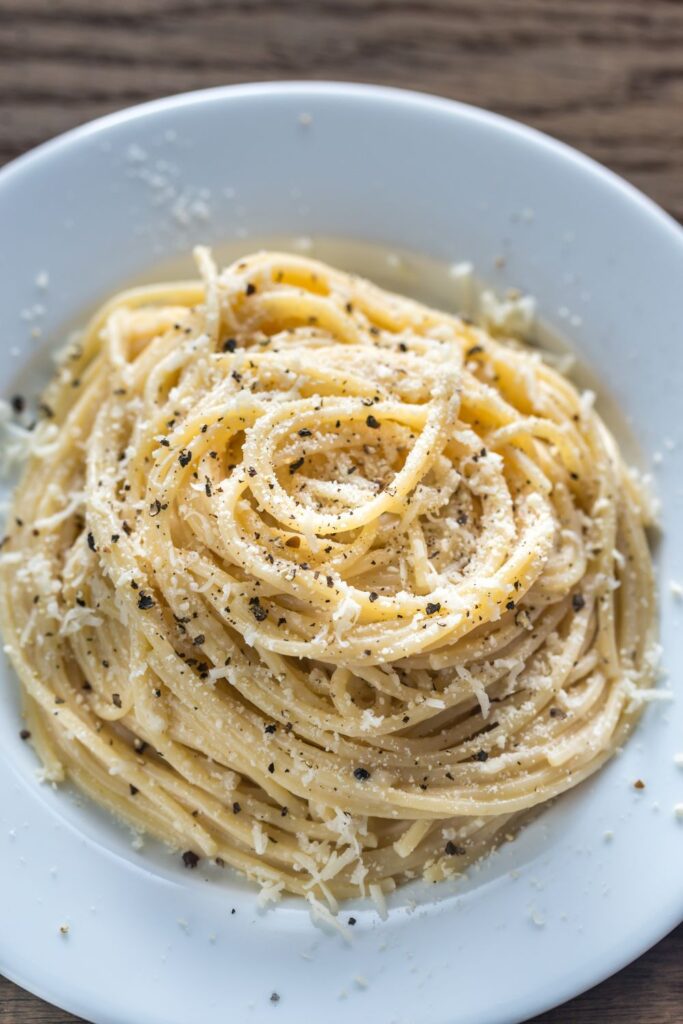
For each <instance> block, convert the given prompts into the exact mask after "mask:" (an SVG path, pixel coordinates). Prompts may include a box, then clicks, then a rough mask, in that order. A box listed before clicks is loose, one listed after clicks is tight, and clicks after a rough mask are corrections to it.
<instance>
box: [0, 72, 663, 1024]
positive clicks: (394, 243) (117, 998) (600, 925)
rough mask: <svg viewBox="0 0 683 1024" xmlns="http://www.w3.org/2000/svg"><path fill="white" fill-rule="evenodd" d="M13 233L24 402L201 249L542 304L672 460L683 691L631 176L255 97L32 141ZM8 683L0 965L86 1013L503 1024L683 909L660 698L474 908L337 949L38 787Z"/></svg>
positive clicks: (644, 941) (649, 258) (508, 143)
mask: <svg viewBox="0 0 683 1024" xmlns="http://www.w3.org/2000/svg"><path fill="white" fill-rule="evenodd" d="M0 223H2V226H3V242H4V244H3V252H2V268H1V272H0V308H2V310H3V339H2V346H3V350H2V356H3V359H2V386H3V388H4V390H5V392H6V393H8V394H11V393H13V392H15V391H18V390H27V389H28V390H29V391H30V390H31V389H33V390H35V387H36V384H35V381H36V380H37V377H38V375H39V374H40V372H41V367H42V366H43V365H44V357H42V362H41V356H40V352H41V351H44V349H45V348H46V347H49V345H48V342H49V344H50V345H52V344H54V343H55V342H56V340H57V338H58V337H59V334H60V333H61V332H62V331H63V330H64V328H65V326H66V325H69V324H74V323H77V322H78V321H79V320H81V319H82V318H83V314H84V311H85V310H87V309H88V308H90V307H91V306H92V305H93V303H95V302H96V301H97V300H99V299H102V298H103V297H104V296H105V295H107V294H108V293H110V292H112V291H113V290H115V289H117V288H118V287H120V286H121V285H122V284H125V283H129V282H130V281H131V280H135V279H138V278H140V277H141V276H147V277H149V276H154V275H155V273H158V272H159V271H158V268H159V266H160V265H161V264H163V263H166V264H167V265H168V264H169V262H171V263H172V262H173V261H174V260H175V259H176V258H177V256H178V254H179V253H186V252H187V251H189V249H190V247H191V245H192V244H194V243H195V242H198V241H203V242H208V243H216V244H219V245H223V246H224V244H225V243H230V246H228V248H230V247H232V249H233V251H234V249H235V247H236V246H239V247H240V248H242V249H243V250H245V251H247V250H249V249H250V248H252V247H253V245H254V244H255V242H254V240H255V239H258V240H259V241H261V240H267V239H269V238H272V237H274V236H278V237H279V239H280V244H283V243H282V238H285V239H286V238H290V239H294V238H297V239H302V238H304V239H305V238H306V237H310V238H313V239H314V240H315V239H316V238H318V237H321V236H327V237H329V236H332V237H343V238H346V239H352V240H364V241H368V242H373V243H380V244H381V245H383V246H385V247H389V248H390V249H392V250H393V249H394V248H398V249H400V250H404V249H405V250H412V251H417V252H421V253H424V254H427V255H429V256H430V257H433V258H435V259H436V260H440V261H447V262H448V263H451V262H453V261H457V260H464V259H467V260H471V261H472V262H473V263H474V265H475V268H476V269H477V271H478V272H479V274H480V276H482V277H483V278H485V279H489V280H490V281H491V282H492V283H493V284H494V286H495V287H501V288H502V287H505V286H507V285H515V286H518V287H521V288H522V289H525V290H527V291H529V292H531V293H533V294H534V295H535V296H536V297H537V299H538V302H539V306H540V310H541V313H542V314H543V316H544V317H545V319H546V320H547V321H548V322H549V323H550V324H551V325H553V324H554V325H555V326H557V327H559V328H561V329H564V331H565V333H568V334H569V335H570V337H571V339H572V342H573V344H574V346H575V347H576V349H577V350H578V352H579V354H580V356H582V357H585V358H586V359H587V360H588V361H589V362H590V364H591V365H592V367H593V368H594V370H595V371H596V373H597V376H598V379H600V380H601V381H602V382H603V385H604V389H605V394H607V393H609V395H610V396H611V398H612V399H616V401H617V402H618V403H619V405H620V406H621V407H622V409H623V410H624V412H625V414H626V415H627V417H628V420H629V422H630V425H631V428H632V431H633V434H634V435H635V437H636V438H637V440H638V442H639V444H640V445H641V447H642V449H643V451H644V452H645V455H646V460H650V461H651V462H652V461H653V460H654V463H655V465H654V470H655V475H656V479H657V488H658V491H659V494H660V496H661V499H662V508H663V512H662V523H663V538H662V541H661V543H660V545H659V552H658V555H659V565H660V589H661V609H662V611H661V624H662V643H663V646H664V662H665V666H666V668H667V669H668V670H669V672H670V675H671V678H672V680H673V681H674V685H676V682H677V679H678V678H679V677H680V674H681V670H683V644H682V642H681V626H682V625H683V618H682V610H683V605H681V604H680V603H679V604H678V605H676V602H675V600H674V597H673V595H672V593H671V592H670V580H671V579H675V578H676V577H678V578H679V579H683V545H682V541H681V536H682V534H681V527H680V523H681V520H682V519H683V486H682V484H681V481H682V480H683V459H682V456H681V452H682V450H683V449H682V448H681V443H682V442H683V429H682V426H681V424H682V422H683V421H682V419H681V413H680V406H681V393H682V392H681V387H682V385H683V315H682V312H683V310H682V308H681V299H680V296H681V271H682V270H683V232H682V231H681V230H680V228H679V227H678V226H677V225H676V224H674V222H673V221H671V220H670V219H669V218H668V217H667V216H666V215H665V214H663V213H662V212H661V211H660V210H658V209H657V208H656V207H655V206H654V205H653V204H652V203H651V202H649V201H648V200H647V199H645V198H644V197H643V196H642V195H640V194H639V193H638V192H636V191H635V190H634V189H633V188H631V187H630V186H628V185H626V184H625V183H624V182H622V181H620V180H619V179H618V178H616V177H614V175H612V174H610V173H609V172H607V171H605V170H603V169H602V168H600V167H598V166H597V165H596V164H594V163H592V162H591V161H589V160H587V159H586V158H584V157H582V156H580V155H579V154H577V153H575V152H573V151H572V150H570V149H567V148H566V147H565V146H562V145H560V144H559V143H557V142H553V141H552V140H550V139H548V138H546V137H544V136H542V135H539V134H538V133H536V132H533V131H531V130H529V129H527V128H523V127H521V126H519V125H516V124H513V123H511V122H509V121H506V120H504V119H502V118H499V117H496V116H493V115H491V114H488V113H484V112H483V111H479V110H474V109H472V108H470V107H466V106H462V105H459V104H456V103H451V102H447V101H445V100H440V99H434V98H432V97H428V96H420V95H415V94H412V93H407V92H399V91H394V90H390V89H379V88H371V87H366V86H351V85H336V84H318V83H315V84H314V83H309V84H287V85H282V84H268V85H255V86H239V87H230V88H225V89H216V90H210V91H207V92H200V93H194V94H191V95H187V96H179V97H172V98H170V99H167V100H162V101H160V102H155V103H150V104H147V105H145V106H142V107H138V108H134V109H133V110H128V111H124V112H123V113H120V114H116V115H114V116H111V117H107V118H104V119H103V120H101V121H97V122H95V123H94V124H91V125H87V126H85V127H84V128H80V129H77V130H76V131H74V132H70V133H68V134H67V135H65V136H63V137H62V138H60V139H57V140H55V141H54V142H51V143H48V144H47V145H45V146H42V147H40V148H39V149H37V150H36V151H34V152H33V153H30V154H28V155H27V156H25V157H23V158H21V159H20V160H18V161H16V162H15V163H14V164H12V165H10V166H9V167H8V168H6V169H5V170H4V171H3V172H2V173H1V174H0ZM292 244H295V243H292ZM296 244H298V245H300V246H304V247H305V246H306V244H307V243H306V242H305V241H298V242H297V243H296ZM326 251H327V250H326ZM368 251H369V250H363V252H364V253H365V255H364V256H363V258H362V259H361V256H360V255H359V256H358V261H359V262H364V265H363V266H362V267H359V268H358V269H362V270H364V271H366V272H368V271H370V272H372V270H373V269H375V270H376V273H375V275H374V276H376V277H379V278H383V279H385V278H386V276H387V273H386V272H387V264H386V261H385V259H384V257H383V256H381V255H379V254H377V252H375V254H374V255H373V256H372V258H371V259H370V260H369V263H370V264H371V266H368V265H367V264H368V257H367V252H368ZM354 252H361V250H354V249H353V248H351V249H349V250H347V257H346V262H349V261H350V262H352V263H353V262H355V258H354V255H353V253H354ZM501 256H503V257H505V261H504V266H502V267H501V266H500V262H501V261H500V259H498V258H499V257H501ZM43 272H45V274H46V275H47V278H48V283H47V288H45V283H46V278H45V274H44V273H43ZM39 332H42V339H41V337H38V338H36V337H35V335H36V334H38V333H39ZM32 335H34V336H32ZM41 345H42V346H43V349H41ZM656 452H660V453H661V458H655V453H656ZM3 672H4V675H3V678H2V683H3V703H2V707H1V708H0V758H1V763H2V772H1V774H0V906H1V907H2V908H3V909H2V919H1V923H0V969H1V970H2V971H3V972H4V973H6V974H7V975H8V976H9V977H11V978H13V979H15V980H16V981H17V982H19V983H20V984H21V985H24V986H25V987H26V988H29V989H31V990H32V991H34V992H36V993H38V994H39V995H41V996H43V997H45V998H47V999H49V1000H50V1001H52V1002H54V1003H57V1004H59V1005H60V1006H62V1007H64V1008H65V1009H68V1010H71V1011H72V1012H74V1013H78V1014H81V1015H83V1016H85V1017H86V1018H88V1019H89V1020H92V1021H96V1022H97V1024H113V1022H116V1024H188V1022H201V1024H218V1022H224V1021H226V1020H234V1021H240V1022H241V1021H245V1022H246V1021H262V1020H271V1019H273V1020H274V1019H275V1015H277V1019H278V1021H279V1022H280V1024H285V1022H294V1021H312V1020H325V1021H326V1022H327V1024H337V1022H341V1021H346V1020H348V1019H350V1018H351V1017H355V1018H357V1019H361V1020H367V1021H370V1020H376V1021H378V1022H381V1024H387V1022H389V1021H396V1022H410V1021H413V1022H414V1021H420V1024H446V1022H450V1024H454V1022H459V1024H462V1022H466V1021H471V1022H475V1021H476V1022H477V1024H513V1022H515V1021H519V1020H522V1019H524V1018H526V1017H528V1016H530V1015H532V1014H535V1013H538V1012H540V1011H542V1010H544V1009H546V1008H548V1007H549V1006H551V1005H554V1004H556V1003H559V1002H561V1001H563V1000H565V999H568V998H570V997H571V996H573V995H575V994H577V993H578V992H580V991H581V990H583V989H585V988H587V987H589V986H590V985H593V984H595V983H596V982H598V981H600V980H601V979H603V978H604V977H606V976H607V975H608V974H610V973H612V972H613V971H615V970H617V969H618V968H620V967H622V966H623V965H624V964H626V963H627V962H628V961H629V960H631V959H632V958H634V957H635V956H637V955H638V954H639V953H641V952H642V951H643V950H645V949H646V948H647V947H648V946H650V945H651V944H652V943H654V942H656V941H657V940H658V939H659V938H660V937H661V936H663V935H664V934H665V933H666V932H667V931H669V930H670V929H671V928H673V927H674V926H675V925H676V924H677V923H678V922H679V921H680V920H681V917H683V870H682V869H681V865H682V864H683V823H682V822H681V821H677V820H676V818H675V815H674V813H673V807H674V804H675V803H677V802H680V801H681V800H683V773H681V771H680V769H679V768H676V766H675V765H674V760H673V757H674V753H675V752H676V751H677V750H681V749H683V708H682V705H681V702H680V701H678V702H677V703H676V702H674V703H673V704H669V705H667V704H657V705H656V706H653V707H651V708H649V709H648V711H647V713H646V715H645V718H644V720H643V722H642V724H641V725H640V727H639V728H638V731H637V734H636V735H635V737H634V738H633V740H632V741H631V742H630V743H629V745H628V746H627V748H626V750H625V751H624V753H623V754H622V755H621V756H620V757H617V758H615V759H614V761H613V762H612V763H611V764H610V765H608V767H607V768H606V769H605V770H604V771H602V772H601V773H600V774H599V776H598V777H596V778H594V779H593V780H592V781H591V782H589V783H588V784H586V785H583V786H582V787H580V789H579V790H578V791H575V792H573V793H571V794H569V795H568V796H567V797H566V798H564V799H562V800H560V801H558V803H557V804H556V805H555V806H554V807H553V808H551V809H550V810H549V811H548V812H546V813H545V814H544V815H543V816H542V817H541V819H540V820H539V821H538V822H536V824H534V825H533V826H531V827H530V828H528V829H527V830H526V831H525V832H524V833H523V834H522V836H521V837H520V838H519V840H518V841H517V842H515V843H513V844H510V845H509V846H508V847H506V848H505V849H504V850H503V851H501V852H500V853H499V854H496V855H494V856H493V857H492V858H491V859H490V860H489V861H488V862H487V863H486V864H485V865H484V866H483V867H482V868H481V870H480V871H479V872H474V873H473V874H472V877H471V878H470V880H469V881H468V882H467V883H466V884H464V885H462V887H461V888H460V889H448V888H443V887H439V889H438V890H436V889H432V890H431V891H429V892H427V893H425V892H424V890H423V889H422V890H420V889H419V887H418V892H417V899H418V903H417V906H416V907H415V908H413V907H412V904H411V903H410V902H409V900H410V895H409V894H406V892H405V891H403V892H399V893H398V894H397V895H396V898H395V900H394V901H393V903H392V905H391V908H390V913H389V917H388V920H386V921H383V922H382V921H380V920H379V919H378V918H377V917H376V915H375V914H374V912H373V911H372V910H371V909H369V908H363V907H360V908H358V909H354V916H356V917H357V918H358V924H357V925H356V927H355V928H354V929H353V942H352V943H351V944H350V945H345V944H344V942H343V941H342V939H341V938H340V937H339V936H338V935H335V934H327V933H325V932H322V931H321V930H320V929H318V928H315V927H314V926H313V925H312V924H311V922H310V920H309V918H308V915H307V913H306V910H305V909H303V908H302V907H301V906H300V905H299V904H298V903H297V901H295V900H290V901H287V902H286V903H285V904H284V905H280V906H278V907H277V908H276V909H275V910H271V911H269V912H267V913H261V912H258V911H257V909H256V906H255V899H254V894H253V892H252V891H251V890H250V889H249V887H247V886H246V885H244V884H241V883H239V882H237V881H234V880H231V881H228V882H226V881H225V880H223V881H218V880H216V879H213V878H212V879H211V880H208V881H207V880H206V879H207V878H208V874H207V875H206V878H205V875H204V873H203V872H202V871H199V872H194V873H192V874H190V873H189V872H183V869H182V867H178V866H177V858H173V859H171V858H170V857H169V856H168V855H167V854H165V853H164V851H160V850H158V849H156V848H150V849H149V851H147V850H143V851H141V852H136V851H134V850H133V849H132V848H131V846H130V835H129V834H127V833H126V832H125V830H124V829H122V828H121V827H119V826H118V825H116V824H114V823H113V822H111V821H110V820H109V819H108V818H107V817H106V815H104V814H102V813H100V812H99V811H97V810H96V809H95V808H93V807H92V806H91V805H90V804H88V803H87V802H85V801H80V800H78V799H77V798H75V797H74V795H73V794H71V795H70V794H69V793H68V792H62V791H59V792H57V791H53V790H52V789H51V788H49V787H47V788H46V787H45V786H41V785H39V784H38V782H37V781H36V777H35V769H36V763H35V759H34V756H33V754H32V751H31V750H30V749H29V748H27V746H26V744H22V743H21V741H20V740H19V738H18V731H19V728H20V718H19V709H18V701H17V695H16V691H17V686H16V681H15V679H14V678H13V676H12V674H11V673H10V672H9V670H7V669H6V668H4V669H3ZM639 777H640V778H642V779H644V780H645V782H646V788H645V790H644V791H642V792H640V793H638V792H636V791H635V790H634V789H633V786H632V783H633V781H634V780H635V779H636V778H639ZM610 833H612V834H613V838H612V839H611V841H608V837H609V834H610ZM233 907H234V908H235V910H236V913H234V914H232V913H231V909H232V908H233ZM62 924H68V925H69V932H68V935H66V936H64V935H62V934H60V931H59V928H60V925H62ZM355 979H359V980H355ZM366 981H367V987H366ZM272 992H277V993H278V994H279V995H280V997H281V999H280V1001H279V1003H278V1004H277V1006H274V1005H273V1004H272V1003H271V1001H270V996H271V993H272Z"/></svg>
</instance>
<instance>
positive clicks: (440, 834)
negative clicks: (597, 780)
mask: <svg viewBox="0 0 683 1024" xmlns="http://www.w3.org/2000/svg"><path fill="white" fill-rule="evenodd" d="M197 259H198V263H199V267H200V271H201V276H202V280H201V282H197V283H187V284H171V285H164V286H159V287H145V288H139V289H135V290H132V291H128V292H126V293H124V294H121V295H118V296H117V297H116V298H114V299H113V300H112V301H111V302H109V303H108V304H107V305H106V306H105V307H104V308H103V309H102V310H101V311H100V312H99V313H97V315H96V316H95V317H94V319H93V320H92V322H91V323H90V325H89V326H88V327H87V329H85V331H84V332H83V333H82V335H81V336H80V337H79V339H78V341H77V343H76V344H75V345H72V346H71V348H70V350H69V351H68V352H67V354H66V355H65V357H64V358H63V360H62V363H61V366H60V368H59V371H58V374H57V378H56V380H55V381H54V383H53V384H52V385H51V386H50V388H49V389H48V391H47V393H46V395H45V397H44V402H43V406H42V409H43V414H44V418H43V420H42V421H41V422H40V424H39V426H38V427H37V428H36V429H35V431H34V432H33V435H32V436H33V441H32V453H31V455H30V459H29V461H28V465H27V467H26V469H25V472H24V476H23V479H22V481H21V483H20V486H19V487H18V489H17V491H16V496H15V500H14V506H13V509H12V513H11V518H10V526H9V535H8V537H7V539H6V541H5V544H4V547H3V552H2V560H1V571H2V599H1V600H2V607H1V613H2V626H3V631H4V638H5V644H6V650H7V651H8V653H9V655H10V657H11V659H12V661H13V663H14V665H15V666H16V670H17V672H18V674H19V676H20V679H21V682H22V685H23V690H24V695H25V706H26V716H27V731H29V732H30V735H31V739H32V742H33V743H34V744H35V747H36V749H37V751H38V753H39V755H40V757H41V759H42V761H43V762H44V766H45V776H46V778H48V779H50V780H55V781H58V780H61V779H63V778H69V779H71V780H73V781H74V782H75V783H76V784H77V785H78V786H79V787H81V788H82V789H84V790H85V791H87V792H88V793H89V794H90V795H91V796H92V797H94V799H95V800H97V801H98V802H100V803H101V804H104V805H106V806H107V807H108V808H110V809H111V810H112V811H113V812H114V813H115V814H116V815H118V816H120V817H122V818H123V819H125V820H126V821H127V822H129V823H130V824H132V825H133V826H134V828H135V829H136V830H141V831H148V832H149V833H152V834H154V835H156V836H159V837H161V838H162V839H164V840H167V841H168V842H169V843H170V844H172V845H173V847H174V848H176V849H177V850H178V853H179V855H180V854H181V853H182V855H183V859H184V862H185V864H186V865H188V866H194V865H196V864H197V862H198V859H200V858H213V859H215V860H216V861H217V862H218V863H219V864H220V865H232V866H234V867H235V868H237V869H239V870H240V871H242V872H244V873H245V874H246V875H248V876H249V878H251V879H254V880H256V881H257V882H259V883H260V884H261V885H262V886H263V887H264V892H265V894H266V897H272V898H276V897H277V896H278V894H279V893H281V892H283V891H286V892H290V893H297V894H301V895H304V896H306V897H307V898H308V899H309V900H310V901H311V902H312V903H314V904H315V905H316V906H319V905H321V904H325V905H327V906H329V907H331V908H332V910H334V909H335V908H336V901H337V900H338V899H339V898H343V897H348V896H353V895H357V894H366V893H369V894H370V895H372V896H374V897H375V898H376V899H378V900H380V901H381V899H382V894H383V893H385V892H388V891H389V890H390V889H392V888H393V887H394V886H395V885H396V884H397V883H400V882H401V881H404V880H406V879H409V878H414V877H419V876H424V877H426V878H427V879H429V880H431V881H437V880H439V879H442V878H445V877H448V876H450V875H453V874H454V873H458V872H461V871H462V870H463V869H464V868H465V867H466V866H467V865H468V864H469V863H470V862H471V861H473V860H474V859H476V858H478V857H479V856H481V854H482V853H484V852H486V851H487V850H489V849H491V848H492V847H493V846H494V845H495V844H497V843H499V842H502V841H505V840H506V839H510V838H512V836H513V835H514V831H515V829H516V828H517V827H518V825H519V823H520V821H521V820H522V817H523V816H524V815H525V814H528V813H529V811H530V810H531V809H533V808H535V807H537V806H538V805H540V804H542V803H544V802H546V801H548V800H550V799H551V798H552V797H554V796H556V795H557V794H559V793H561V792H562V791H564V790H567V789H569V788H570V787H572V786H575V785H577V783H579V782H580V781H581V780H582V779H584V778H586V776H588V775H590V774H591V773H592V772H594V771H595V770H596V769H597V768H599V767H600V766H601V765H602V764H603V762H604V761H605V760H606V759H607V758H608V757H609V756H610V755H611V754H613V753H614V751H615V750H616V749H617V748H618V747H619V746H620V744H622V743H623V741H624V739H625V738H626V736H627V734H628V732H629V730H630V729H631V727H632V726H633V724H634V721H635V720H636V718H637V715H638V712H639V708H640V706H641V703H642V701H641V700H640V699H639V695H640V694H641V692H642V691H643V690H644V689H645V688H646V687H647V686H648V685H649V683H650V680H651V677H652V671H653V657H652V648H653V635H654V625H653V623H654V614H653V612H654V604H653V588H652V579H651V567H650V556H649V552H648V546H647V542H646V537H645V532H644V521H645V518H646V517H645V513H644V509H643V503H642V501H641V497H640V495H639V491H638V489H637V487H636V485H635V483H634V482H633V479H632V477H631V476H630V474H629V473H628V472H627V470H626V469H625V467H624V464H623V462H622V459H621V457H620V455H619V452H618V450H617V448H616V446H615V443H614V441H613V439H612V437H611V436H610V434H609V433H608V431H607V430H606V428H605V426H604V425H603V423H602V422H601V420H600V418H599V416H598V415H597V414H596V412H595V411H594V409H593V408H592V403H591V401H590V396H583V397H582V396H580V395H579V393H578V392H577V391H576V389H575V388H574V387H573V386H572V384H571V383H569V382H568V381H567V380H566V379H565V378H563V377H562V376H561V375H560V374H559V373H558V372H556V371H555V370H553V369H552V368H551V367H550V366H549V365H546V363H545V362H544V361H543V360H542V359H541V358H540V356H539V354H538V353H537V352H535V351H533V350H532V349H531V348H529V347H528V346H525V345H523V344H521V343H519V342H514V341H511V340H510V339H505V338H502V337H494V336H493V335H492V334H491V333H490V332H487V331H485V330H483V329H479V328H477V327H475V326H473V325H472V324H470V323H468V322H465V321H463V320H461V319H459V318H458V317H455V316H450V315H446V314H445V313H441V312H436V311H434V310H431V309H428V308H426V307H424V306H421V305H419V304H417V303H415V302H413V301H409V300H408V299H405V298H402V297H399V296H397V295H393V294H389V293H387V292H384V291H382V290H380V289H378V288H377V287H374V286H373V285H371V284H370V283H368V282H367V281H365V280H362V279H359V278H357V277H353V276H349V275H347V274H344V273H341V272H339V271H336V270H334V269H332V268H331V267H328V266H325V265H324V264H322V263H319V262H315V261H313V260H310V259H304V258H300V257H294V256H290V255H282V254H278V253H271V252H264V253H258V254H256V255H253V256H249V257H248V258H245V259H244V260H242V261H241V262H238V263H236V264H233V265H232V266H230V267H229V268H227V269H226V270H224V271H223V272H221V273H218V272H217V270H216V268H215V266H214V264H213V262H212V258H211V256H210V254H209V253H208V251H206V250H198V252H197Z"/></svg>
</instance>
